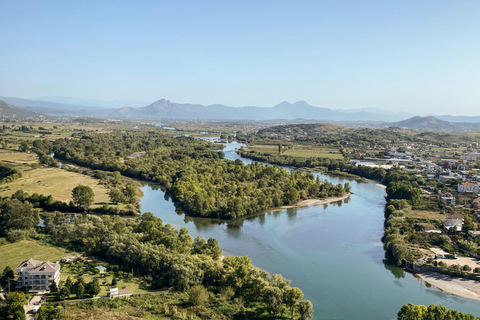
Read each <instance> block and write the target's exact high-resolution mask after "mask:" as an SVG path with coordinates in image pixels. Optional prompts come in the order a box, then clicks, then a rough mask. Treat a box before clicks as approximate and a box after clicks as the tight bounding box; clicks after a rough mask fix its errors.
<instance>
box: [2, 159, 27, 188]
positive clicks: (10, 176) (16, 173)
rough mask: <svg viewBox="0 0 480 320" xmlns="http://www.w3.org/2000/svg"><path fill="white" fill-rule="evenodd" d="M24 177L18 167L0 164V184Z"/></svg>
mask: <svg viewBox="0 0 480 320" xmlns="http://www.w3.org/2000/svg"><path fill="white" fill-rule="evenodd" d="M21 177H22V173H21V172H20V170H18V169H17V168H14V167H11V166H7V165H4V164H0V184H2V183H7V182H12V181H14V180H16V179H18V178H21Z"/></svg>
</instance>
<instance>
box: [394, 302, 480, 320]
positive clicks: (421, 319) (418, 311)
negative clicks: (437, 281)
mask: <svg viewBox="0 0 480 320" xmlns="http://www.w3.org/2000/svg"><path fill="white" fill-rule="evenodd" d="M397 319H398V320H430V319H432V320H480V317H475V316H474V315H471V314H468V313H463V312H459V311H457V310H454V309H450V310H447V308H446V307H444V306H442V305H436V304H431V305H430V306H429V307H428V308H427V307H425V306H423V305H414V304H413V303H408V304H404V305H403V306H402V308H401V309H400V311H399V312H398V314H397Z"/></svg>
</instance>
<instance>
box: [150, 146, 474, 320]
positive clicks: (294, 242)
mask: <svg viewBox="0 0 480 320" xmlns="http://www.w3.org/2000/svg"><path fill="white" fill-rule="evenodd" d="M240 146H241V145H240V144H238V143H236V142H233V143H227V145H226V148H225V149H224V150H223V151H224V152H225V156H226V158H227V159H232V160H235V159H241V160H242V161H243V162H245V163H250V162H251V161H250V160H248V159H242V158H241V157H240V156H239V155H237V154H236V153H235V151H234V149H235V148H238V147H240ZM318 175H319V176H320V177H322V178H324V179H326V180H329V181H331V182H332V183H335V184H337V183H342V184H343V183H344V182H349V183H350V185H351V186H352V192H353V194H352V195H351V196H350V198H349V199H346V200H344V201H342V202H340V203H334V204H330V205H323V206H311V207H306V208H296V209H286V210H279V211H271V212H267V213H266V214H264V215H259V216H256V217H254V218H250V219H245V220H242V221H235V222H230V223H227V222H222V221H214V220H210V219H202V218H186V217H185V216H184V215H183V214H177V213H176V212H175V207H174V205H173V203H172V202H171V200H166V199H165V195H164V193H163V192H162V191H161V190H160V189H157V188H155V186H154V185H148V184H147V185H144V186H143V187H142V191H143V193H144V196H143V198H142V200H141V206H142V212H147V211H150V212H152V213H154V214H155V215H156V216H157V217H159V218H161V219H162V220H163V222H164V223H170V224H171V225H173V226H175V227H178V228H180V227H186V228H187V229H188V230H189V232H190V234H191V235H192V237H197V236H198V235H201V236H202V237H204V238H206V239H208V238H216V239H217V240H218V241H219V243H220V246H221V247H222V249H223V250H224V255H242V256H243V255H247V256H248V257H249V258H250V259H251V260H252V263H253V264H254V265H255V266H257V267H259V268H262V269H264V270H267V271H269V272H270V273H280V274H282V275H283V276H284V277H285V278H287V279H291V280H292V286H295V287H299V288H301V289H302V291H303V292H304V294H305V298H306V299H308V300H310V301H311V302H312V303H313V306H314V310H315V319H325V320H327V319H345V320H346V319H369V320H376V319H378V320H380V319H381V320H385V319H396V314H397V312H398V310H399V309H400V308H401V306H402V305H403V304H404V303H408V302H413V303H415V304H423V305H427V306H428V305H430V304H432V303H435V304H443V305H445V306H446V307H448V308H454V309H457V310H459V311H462V312H467V313H471V314H474V315H476V316H480V302H477V301H473V300H468V299H464V298H461V297H456V296H453V295H450V294H447V293H444V292H442V291H440V290H438V289H436V288H434V287H430V286H429V285H428V284H426V283H425V282H423V281H422V280H419V279H417V278H415V277H414V276H413V275H411V274H409V273H405V272H404V271H403V270H402V269H400V268H397V267H394V266H389V265H386V264H385V263H384V250H383V247H382V243H381V241H380V239H381V237H382V234H383V222H384V216H383V210H384V205H385V199H384V196H385V190H384V189H383V188H381V187H379V186H377V185H376V184H375V183H374V182H358V181H355V180H350V179H344V178H338V177H332V176H325V175H321V174H318Z"/></svg>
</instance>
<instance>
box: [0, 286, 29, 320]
mask: <svg viewBox="0 0 480 320" xmlns="http://www.w3.org/2000/svg"><path fill="white" fill-rule="evenodd" d="M26 303H27V299H26V298H25V295H24V294H23V293H20V292H11V293H9V294H7V295H6V296H5V300H3V299H0V317H1V318H2V319H4V317H5V318H6V319H8V318H9V317H12V316H13V319H19V320H24V319H25V311H24V310H23V305H24V304H26ZM20 311H21V312H20ZM22 315H23V318H22Z"/></svg>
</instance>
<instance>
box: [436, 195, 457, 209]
mask: <svg viewBox="0 0 480 320" xmlns="http://www.w3.org/2000/svg"><path fill="white" fill-rule="evenodd" d="M440 202H441V203H442V204H443V205H446V206H450V207H455V197H454V196H452V194H451V193H449V192H442V194H441V196H440Z"/></svg>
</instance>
